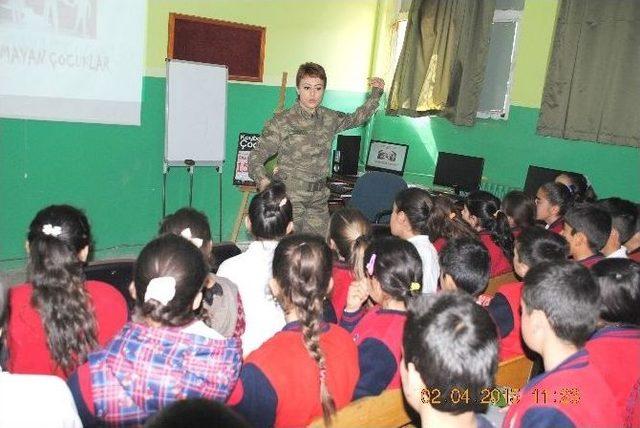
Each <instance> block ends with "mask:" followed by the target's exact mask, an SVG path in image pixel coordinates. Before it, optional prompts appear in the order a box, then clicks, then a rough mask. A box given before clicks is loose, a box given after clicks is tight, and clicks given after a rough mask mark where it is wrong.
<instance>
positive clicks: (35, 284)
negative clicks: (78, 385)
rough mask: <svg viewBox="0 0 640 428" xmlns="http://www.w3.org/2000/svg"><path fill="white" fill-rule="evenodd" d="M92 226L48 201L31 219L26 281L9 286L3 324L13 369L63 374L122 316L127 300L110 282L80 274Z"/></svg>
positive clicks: (101, 341)
mask: <svg viewBox="0 0 640 428" xmlns="http://www.w3.org/2000/svg"><path fill="white" fill-rule="evenodd" d="M90 244H91V230H90V227H89V221H88V220H87V217H86V216H85V215H84V214H83V213H82V212H81V211H80V210H78V209H76V208H74V207H71V206H69V205H52V206H49V207H47V208H44V209H43V210H41V211H40V212H39V213H38V214H37V215H36V217H35V218H34V219H33V221H32V222H31V225H30V226H29V233H28V235H27V250H28V253H29V264H28V268H27V277H28V282H27V283H24V284H20V285H17V286H14V287H12V288H11V291H10V296H9V307H10V317H9V322H8V329H7V346H8V348H9V359H8V368H9V371H10V372H12V373H30V374H52V375H56V376H59V377H61V378H63V379H66V378H67V376H68V375H69V374H70V373H71V372H73V370H75V368H76V367H77V366H79V365H80V364H82V363H84V362H85V360H86V359H87V356H88V354H89V353H90V352H92V351H94V350H95V349H96V348H98V347H99V345H104V344H105V343H107V342H108V341H109V340H111V338H112V337H113V335H114V334H115V333H116V332H118V330H120V328H121V327H122V326H123V325H124V324H125V322H126V321H127V304H126V302H125V300H124V298H123V297H122V295H121V294H120V293H119V292H118V291H117V290H116V288H114V287H112V286H111V285H109V284H106V283H104V282H100V281H87V280H85V276H84V272H83V265H84V263H85V262H86V260H87V256H88V254H89V246H90Z"/></svg>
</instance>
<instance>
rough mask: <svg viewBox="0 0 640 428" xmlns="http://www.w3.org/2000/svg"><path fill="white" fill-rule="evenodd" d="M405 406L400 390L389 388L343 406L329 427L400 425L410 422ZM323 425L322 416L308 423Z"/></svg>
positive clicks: (390, 427)
mask: <svg viewBox="0 0 640 428" xmlns="http://www.w3.org/2000/svg"><path fill="white" fill-rule="evenodd" d="M405 406H407V407H406V408H405ZM407 408H408V405H406V404H405V402H404V397H403V396H402V390H401V389H390V390H387V391H384V392H383V393H382V394H380V395H378V396H376V397H364V398H361V399H359V400H356V401H354V402H352V403H351V404H349V405H347V406H345V407H343V408H342V409H340V410H339V411H338V412H337V413H336V414H335V415H334V417H333V419H332V423H331V428H351V427H379V428H387V427H388V428H396V427H402V426H405V425H407V424H409V423H410V422H411V416H409V413H408V412H407ZM324 426H325V425H324V421H323V419H322V417H320V418H318V419H316V420H314V421H313V422H312V423H311V424H310V425H309V427H310V428H320V427H324Z"/></svg>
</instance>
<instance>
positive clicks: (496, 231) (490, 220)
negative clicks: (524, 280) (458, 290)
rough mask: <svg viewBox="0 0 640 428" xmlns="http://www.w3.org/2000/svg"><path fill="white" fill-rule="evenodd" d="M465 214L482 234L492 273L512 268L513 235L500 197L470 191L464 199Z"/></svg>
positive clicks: (463, 213)
mask: <svg viewBox="0 0 640 428" xmlns="http://www.w3.org/2000/svg"><path fill="white" fill-rule="evenodd" d="M462 218H463V219H464V220H465V221H466V222H467V223H469V225H470V226H471V227H472V228H473V229H474V230H475V231H476V232H478V234H479V235H480V241H482V243H483V244H484V245H485V247H487V250H488V251H489V257H490V259H491V277H492V278H493V277H494V276H498V275H502V274H504V273H507V272H510V271H511V270H512V269H513V268H512V267H511V260H512V259H513V235H512V234H511V227H509V220H508V219H507V215H506V214H505V213H503V212H502V211H500V200H499V199H498V198H496V197H495V196H494V195H492V194H491V193H489V192H485V191H482V190H478V191H476V192H471V193H470V194H469V196H467V199H466V200H465V201H464V208H463V209H462Z"/></svg>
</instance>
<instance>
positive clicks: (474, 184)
mask: <svg viewBox="0 0 640 428" xmlns="http://www.w3.org/2000/svg"><path fill="white" fill-rule="evenodd" d="M483 166H484V159H483V158H476V157H473V156H464V155H456V154H453V153H445V152H439V153H438V163H437V164H436V173H435V175H434V177H433V184H435V185H437V186H446V187H452V188H453V189H454V190H455V192H456V193H459V192H460V191H461V190H462V191H465V192H472V191H474V190H478V188H479V187H480V180H481V179H482V168H483Z"/></svg>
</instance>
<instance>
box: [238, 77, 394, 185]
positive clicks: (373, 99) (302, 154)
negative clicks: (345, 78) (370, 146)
mask: <svg viewBox="0 0 640 428" xmlns="http://www.w3.org/2000/svg"><path fill="white" fill-rule="evenodd" d="M382 92H383V91H382V89H378V88H373V90H372V91H371V95H370V96H369V98H368V99H367V101H365V103H364V104H363V105H361V106H360V107H358V108H357V109H356V111H355V112H353V113H350V114H348V113H342V112H339V111H335V110H331V109H328V108H326V107H323V106H318V108H317V109H316V112H315V113H313V114H311V113H309V112H307V111H305V110H303V109H302V107H301V106H300V104H299V103H298V102H296V103H295V104H294V105H293V107H291V108H290V109H288V110H285V111H283V112H280V113H277V114H276V115H275V116H274V117H273V118H272V119H270V120H269V121H267V123H266V124H265V126H264V129H263V130H262V135H261V136H260V141H259V142H258V144H257V145H256V147H255V148H254V149H253V150H252V151H251V155H250V156H249V175H250V176H251V178H252V179H253V180H254V181H255V182H256V183H258V182H259V181H260V180H262V179H263V178H265V177H267V173H266V171H265V168H264V163H265V162H266V161H267V160H268V159H269V158H270V157H271V156H273V155H275V154H278V172H279V173H283V175H286V176H288V177H289V179H295V180H301V181H305V182H316V181H319V180H321V179H324V177H325V176H326V175H327V171H328V169H329V153H330V151H331V143H332V142H333V138H334V137H335V135H336V134H337V133H338V132H341V131H344V130H345V129H349V128H354V127H356V126H359V125H361V124H362V123H364V122H365V121H366V120H367V119H369V118H370V117H371V116H372V115H373V113H374V112H375V111H376V109H377V108H378V103H379V101H380V97H381V96H382Z"/></svg>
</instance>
